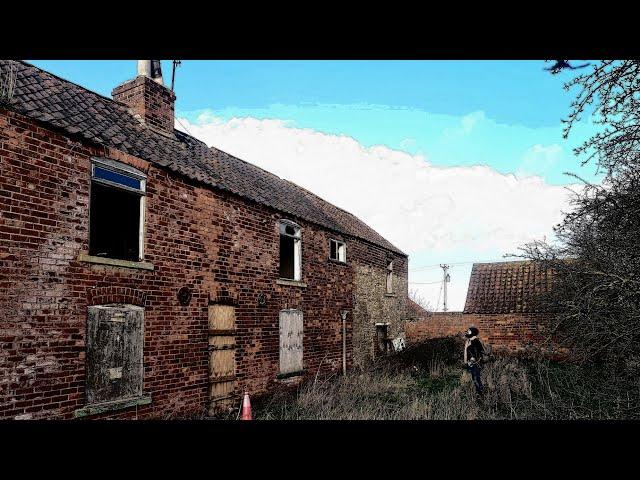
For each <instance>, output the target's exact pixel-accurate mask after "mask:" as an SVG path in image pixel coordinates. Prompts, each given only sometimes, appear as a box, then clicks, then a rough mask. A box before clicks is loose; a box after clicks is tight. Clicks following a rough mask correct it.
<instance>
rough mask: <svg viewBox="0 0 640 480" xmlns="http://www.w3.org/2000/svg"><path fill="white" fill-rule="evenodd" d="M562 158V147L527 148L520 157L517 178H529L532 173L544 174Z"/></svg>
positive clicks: (537, 145)
mask: <svg viewBox="0 0 640 480" xmlns="http://www.w3.org/2000/svg"><path fill="white" fill-rule="evenodd" d="M563 156H564V150H563V148H562V146H560V145H558V144H557V143H554V144H552V145H546V146H545V145H540V144H536V145H534V146H532V147H531V148H529V149H528V150H527V151H526V152H525V153H524V155H523V157H522V163H520V166H519V167H518V171H517V175H518V176H530V175H533V172H538V173H545V172H547V171H548V170H549V169H550V168H552V167H553V166H555V165H556V164H558V163H559V162H560V161H561V160H562V158H563Z"/></svg>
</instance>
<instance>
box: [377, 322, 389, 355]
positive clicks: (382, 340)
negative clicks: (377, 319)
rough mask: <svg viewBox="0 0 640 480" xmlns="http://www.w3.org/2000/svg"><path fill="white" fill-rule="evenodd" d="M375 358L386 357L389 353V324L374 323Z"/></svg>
mask: <svg viewBox="0 0 640 480" xmlns="http://www.w3.org/2000/svg"><path fill="white" fill-rule="evenodd" d="M375 342H376V343H375V356H376V357H379V356H380V355H386V354H387V353H389V352H390V348H389V343H390V339H389V324H388V323H376V339H375Z"/></svg>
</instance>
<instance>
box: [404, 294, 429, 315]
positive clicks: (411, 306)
mask: <svg viewBox="0 0 640 480" xmlns="http://www.w3.org/2000/svg"><path fill="white" fill-rule="evenodd" d="M407 308H408V310H409V314H410V315H411V317H414V318H424V317H426V316H427V315H429V312H428V311H427V310H426V309H425V308H424V307H422V306H421V305H419V304H418V303H416V302H415V301H413V300H411V299H410V298H407Z"/></svg>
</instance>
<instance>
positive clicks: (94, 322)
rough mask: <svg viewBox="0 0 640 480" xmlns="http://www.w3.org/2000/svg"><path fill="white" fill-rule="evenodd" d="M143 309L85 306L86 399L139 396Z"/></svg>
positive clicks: (141, 381) (129, 306) (119, 306)
mask: <svg viewBox="0 0 640 480" xmlns="http://www.w3.org/2000/svg"><path fill="white" fill-rule="evenodd" d="M143 341H144V309H143V308H142V307H137V306H135V305H96V306H90V307H89V308H88V319H87V381H86V393H87V403H88V404H95V403H102V402H110V401H114V400H119V399H125V398H132V397H138V396H142V383H143V373H144V368H143V358H142V347H143Z"/></svg>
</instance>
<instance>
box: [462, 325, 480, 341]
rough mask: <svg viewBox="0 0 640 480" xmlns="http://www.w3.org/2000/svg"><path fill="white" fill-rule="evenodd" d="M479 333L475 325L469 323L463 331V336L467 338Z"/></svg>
mask: <svg viewBox="0 0 640 480" xmlns="http://www.w3.org/2000/svg"><path fill="white" fill-rule="evenodd" d="M479 333H480V331H479V330H478V329H477V328H476V327H474V326H473V325H471V326H470V327H469V329H468V330H467V331H466V332H465V334H464V336H465V337H467V338H471V337H475V336H477V335H478V334H479Z"/></svg>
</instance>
